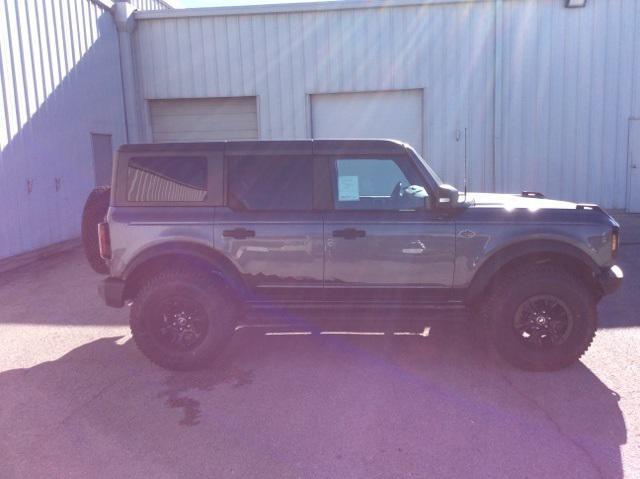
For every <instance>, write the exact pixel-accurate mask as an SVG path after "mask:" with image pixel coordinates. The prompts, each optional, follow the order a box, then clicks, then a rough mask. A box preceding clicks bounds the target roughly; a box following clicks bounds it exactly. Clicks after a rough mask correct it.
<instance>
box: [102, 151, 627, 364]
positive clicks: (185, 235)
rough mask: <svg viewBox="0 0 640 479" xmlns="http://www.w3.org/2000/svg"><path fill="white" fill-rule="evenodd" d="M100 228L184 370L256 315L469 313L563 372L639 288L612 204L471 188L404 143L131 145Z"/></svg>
mask: <svg viewBox="0 0 640 479" xmlns="http://www.w3.org/2000/svg"><path fill="white" fill-rule="evenodd" d="M98 231H99V241H100V252H101V255H102V257H103V258H104V259H105V260H106V266H107V267H108V269H109V274H110V276H109V277H108V278H106V279H105V280H104V282H103V283H101V286H100V292H101V295H102V297H103V298H104V300H105V302H106V304H107V305H109V306H113V307H122V306H124V305H125V304H128V305H131V330H132V334H133V338H134V340H135V342H136V344H137V345H138V347H139V348H140V350H141V351H142V352H143V353H144V354H145V355H146V356H147V357H148V358H149V359H151V360H152V361H153V362H155V363H157V364H159V365H160V366H163V367H166V368H169V369H179V370H186V369H195V368H199V367H203V366H204V365H206V364H207V363H209V362H210V360H211V359H212V358H213V357H214V355H215V354H216V353H217V352H218V351H219V350H220V349H221V347H222V346H223V345H224V343H225V342H226V341H227V340H228V339H229V338H230V336H231V335H232V333H233V332H234V330H235V329H236V327H237V326H238V325H244V324H247V323H249V324H251V322H252V321H255V322H256V323H259V322H260V318H262V317H264V315H261V314H257V315H256V314H249V313H252V312H255V311H256V310H262V311H264V310H271V311H274V310H275V311H277V312H278V313H277V314H276V317H278V318H287V322H289V321H293V322H295V318H297V317H301V316H298V315H297V312H300V311H307V312H308V311H318V310H320V311H324V312H325V313H326V312H327V311H330V314H325V315H324V316H325V317H327V316H335V317H338V316H339V317H343V318H345V317H346V318H349V319H351V320H360V319H361V320H364V319H365V318H369V317H370V316H371V314H370V313H374V312H375V313H378V314H379V313H381V312H382V313H383V316H385V317H386V318H388V319H391V318H394V317H395V318H398V317H402V318H407V317H410V318H414V319H416V320H422V321H425V320H428V319H430V318H432V317H436V316H438V315H440V314H436V313H442V312H443V311H451V312H454V311H456V310H464V309H469V310H471V312H472V314H471V315H470V316H471V317H472V319H473V321H475V322H476V324H477V325H478V326H480V328H479V329H480V330H482V331H484V332H486V334H487V336H488V338H489V339H490V341H491V343H492V344H493V346H494V347H495V348H496V349H497V351H498V352H499V353H500V354H501V355H502V356H503V357H504V358H505V359H506V360H507V361H509V362H510V363H512V364H513V365H515V366H517V367H520V368H524V369H529V370H554V369H559V368H562V367H565V366H567V365H569V364H571V363H573V362H575V361H576V360H577V359H578V358H579V357H580V356H581V355H582V354H583V353H584V352H585V351H586V350H587V348H588V347H589V345H590V343H591V341H592V339H593V337H594V334H595V331H596V322H597V312H596V305H597V303H598V301H599V300H600V299H601V298H602V297H603V296H604V295H605V294H609V293H612V292H613V291H615V290H616V288H617V287H618V286H619V285H620V283H621V281H622V271H621V270H620V268H619V267H617V266H616V265H615V257H616V252H617V249H618V244H619V226H618V224H617V223H616V221H615V220H614V219H613V218H612V217H611V216H609V215H608V214H607V213H606V212H605V211H603V210H602V209H601V208H600V207H598V206H596V205H589V204H575V203H569V202H564V201H555V200H550V199H546V198H545V197H544V196H543V195H541V194H540V193H535V192H523V193H520V194H485V193H459V192H458V191H457V190H456V189H455V188H453V187H451V186H449V185H446V184H444V183H443V182H442V180H441V179H440V178H438V175H437V174H436V173H435V172H434V171H433V170H432V169H431V168H430V167H429V165H428V164H427V163H426V162H425V161H424V160H423V159H422V158H421V157H420V156H419V155H418V154H417V153H416V152H415V150H413V149H412V148H411V147H410V146H409V145H406V144H404V143H400V142H397V141H391V140H303V141H242V142H212V143H180V144H150V145H124V146H122V147H121V148H120V149H119V151H118V154H117V157H116V160H115V163H114V171H113V188H112V191H111V199H110V206H109V209H108V214H107V217H106V221H105V222H103V223H101V224H100V225H99V227H98ZM403 310H404V311H405V312H406V311H408V312H409V313H403V314H391V313H392V312H393V313H398V312H402V311H403ZM338 313H345V314H338ZM454 316H455V315H447V316H446V317H451V318H453V317H454ZM251 318H254V319H251Z"/></svg>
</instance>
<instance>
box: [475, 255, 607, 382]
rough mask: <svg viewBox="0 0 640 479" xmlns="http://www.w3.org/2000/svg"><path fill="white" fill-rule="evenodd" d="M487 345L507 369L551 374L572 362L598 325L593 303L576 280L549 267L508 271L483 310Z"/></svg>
mask: <svg viewBox="0 0 640 479" xmlns="http://www.w3.org/2000/svg"><path fill="white" fill-rule="evenodd" d="M483 314H484V317H485V323H484V324H485V325H486V327H487V329H488V335H489V339H490V341H491V343H492V344H493V346H494V347H495V349H496V350H497V352H498V353H499V354H500V355H501V356H502V357H503V358H504V359H506V360H507V361H508V362H509V363H511V364H513V365H514V366H516V367H519V368H522V369H526V370H530V371H553V370H557V369H561V368H564V367H567V366H569V365H571V364H573V363H574V362H576V361H577V360H578V359H579V358H580V357H581V356H582V355H583V354H584V353H585V351H586V350H587V349H588V348H589V346H590V344H591V341H592V340H593V337H594V335H595V331H596V325H597V312H596V301H595V298H594V296H593V294H591V292H590V291H589V289H588V288H587V287H586V285H585V284H584V283H583V282H582V281H580V280H579V279H578V278H576V277H575V276H573V275H572V274H570V273H569V272H567V271H566V270H565V269H563V268H560V267H556V266H553V265H549V264H536V265H527V266H525V267H523V268H522V269H514V270H511V271H509V272H508V273H507V274H506V275H505V276H504V277H503V278H501V280H500V281H499V282H498V284H497V285H496V286H495V288H494V289H493V291H492V293H491V294H490V295H489V297H488V298H487V300H486V301H485V304H484V307H483Z"/></svg>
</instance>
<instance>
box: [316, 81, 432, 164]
mask: <svg viewBox="0 0 640 479" xmlns="http://www.w3.org/2000/svg"><path fill="white" fill-rule="evenodd" d="M422 118H423V112H422V90H395V91H379V92H352V93H329V94H316V95H312V96H311V125H312V134H313V137H314V138H393V139H396V140H401V141H405V142H407V143H409V144H411V145H412V146H413V147H415V148H416V149H417V150H418V151H422V146H423V145H422V135H423V121H422Z"/></svg>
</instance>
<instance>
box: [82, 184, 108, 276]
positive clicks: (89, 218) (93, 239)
mask: <svg viewBox="0 0 640 479" xmlns="http://www.w3.org/2000/svg"><path fill="white" fill-rule="evenodd" d="M110 196H111V187H110V186H98V187H97V188H95V189H94V190H93V191H92V192H91V194H90V195H89V197H88V198H87V201H86V203H85V204H84V210H83V211H82V246H83V247H84V254H85V256H86V257H87V261H89V265H91V268H93V270H94V271H95V272H96V273H100V274H107V273H109V268H108V267H107V264H106V263H105V261H104V260H103V259H102V258H101V257H100V247H99V245H98V223H101V222H102V221H104V219H105V216H106V215H107V210H108V209H109V198H110Z"/></svg>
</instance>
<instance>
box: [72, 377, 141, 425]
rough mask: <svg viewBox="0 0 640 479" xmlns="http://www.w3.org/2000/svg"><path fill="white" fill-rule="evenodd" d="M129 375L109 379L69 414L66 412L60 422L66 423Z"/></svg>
mask: <svg viewBox="0 0 640 479" xmlns="http://www.w3.org/2000/svg"><path fill="white" fill-rule="evenodd" d="M127 377H129V375H124V376H120V377H118V378H116V379H114V380H113V381H111V382H110V383H108V384H107V385H106V386H103V387H102V388H101V389H100V390H99V391H98V392H97V393H95V394H94V395H93V396H91V397H90V398H89V399H87V400H86V401H84V402H83V403H82V404H80V405H79V406H77V407H75V408H74V409H73V411H71V412H70V413H69V414H67V415H66V416H65V417H64V419H62V421H60V424H66V423H67V422H68V421H70V420H71V419H72V418H73V417H75V416H77V415H78V414H79V413H80V412H81V411H82V410H83V409H86V408H87V406H89V405H90V404H91V403H92V402H94V401H96V400H97V399H99V398H100V396H102V395H104V394H105V393H106V392H107V391H108V390H109V389H111V388H112V387H113V386H115V385H116V384H117V383H118V382H120V381H122V380H123V379H125V378H127Z"/></svg>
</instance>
